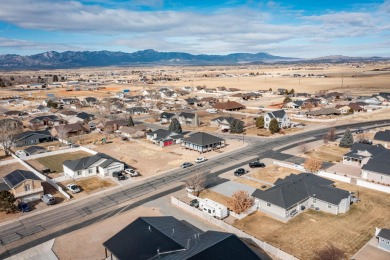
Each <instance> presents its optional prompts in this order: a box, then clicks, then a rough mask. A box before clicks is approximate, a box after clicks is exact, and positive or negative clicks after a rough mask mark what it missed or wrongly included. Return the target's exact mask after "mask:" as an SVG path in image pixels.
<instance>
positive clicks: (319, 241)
mask: <svg viewBox="0 0 390 260" xmlns="http://www.w3.org/2000/svg"><path fill="white" fill-rule="evenodd" d="M336 186H337V187H339V188H343V189H346V190H350V191H355V192H357V191H359V198H360V199H361V201H360V202H358V203H357V204H354V205H352V206H351V209H350V210H349V211H348V212H347V213H346V214H341V215H337V216H336V215H332V214H327V213H324V212H317V211H313V210H307V211H305V212H303V213H301V214H300V215H298V216H297V217H295V218H294V219H292V220H290V221H289V222H288V223H283V222H280V221H278V220H275V219H273V218H271V217H268V216H266V215H265V214H263V213H260V212H256V213H254V214H252V215H250V216H248V217H246V218H244V219H242V220H237V221H236V222H235V224H234V226H235V227H237V228H239V229H242V230H244V231H245V232H247V233H249V234H252V235H254V236H255V237H257V238H259V239H261V240H264V241H267V242H268V243H270V244H272V245H274V246H276V247H279V248H281V249H282V250H284V251H286V252H287V253H290V254H293V255H294V256H296V257H298V258H299V259H313V257H314V254H315V252H316V251H317V250H319V249H321V248H322V247H323V246H325V245H326V243H327V242H331V243H333V244H334V245H335V246H336V247H339V248H341V249H342V250H343V251H345V252H346V253H347V255H348V259H349V258H350V257H352V255H354V254H355V253H356V252H357V251H358V250H359V249H360V248H361V247H362V246H363V245H364V244H365V243H366V242H367V241H368V240H369V239H370V238H371V237H372V236H373V235H374V232H375V227H387V228H389V227H390V196H387V195H386V194H385V193H381V192H378V191H374V190H369V189H364V188H361V187H358V186H354V185H350V184H346V183H336Z"/></svg>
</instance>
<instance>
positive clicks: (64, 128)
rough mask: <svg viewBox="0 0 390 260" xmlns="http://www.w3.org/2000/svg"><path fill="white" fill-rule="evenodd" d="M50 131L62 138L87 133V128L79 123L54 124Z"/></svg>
mask: <svg viewBox="0 0 390 260" xmlns="http://www.w3.org/2000/svg"><path fill="white" fill-rule="evenodd" d="M51 133H52V135H53V136H55V137H59V138H61V137H62V138H64V137H72V136H78V135H84V134H88V133H89V129H88V128H87V127H84V126H83V125H82V124H80V123H74V124H67V125H56V126H54V127H53V129H52V130H51Z"/></svg>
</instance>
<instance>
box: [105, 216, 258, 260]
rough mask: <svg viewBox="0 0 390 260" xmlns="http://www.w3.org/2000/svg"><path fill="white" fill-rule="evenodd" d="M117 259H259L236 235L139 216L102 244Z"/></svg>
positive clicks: (171, 219) (174, 220)
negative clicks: (205, 230)
mask: <svg viewBox="0 0 390 260" xmlns="http://www.w3.org/2000/svg"><path fill="white" fill-rule="evenodd" d="M103 246H104V247H105V248H107V249H108V250H109V251H110V252H111V253H112V254H113V255H114V256H115V257H116V258H118V259H134V260H137V259H172V260H173V259H177V260H182V259H193V260H196V259H202V260H203V259H221V260H222V259H223V260H229V259H240V258H242V259H246V260H247V259H248V260H251V259H260V257H258V256H257V255H256V254H255V253H254V252H253V251H252V250H251V249H250V248H248V246H247V245H246V244H245V243H243V242H242V241H241V240H240V239H239V238H238V237H237V236H236V235H233V234H229V233H222V232H216V231H207V232H205V233H203V232H202V231H200V230H196V229H195V228H193V227H192V226H189V225H187V224H185V223H184V222H182V221H179V220H177V219H175V218H173V217H170V216H166V217H140V218H138V219H136V220H135V221H134V222H132V223H131V224H130V225H128V226H126V227H125V228H124V229H122V230H121V231H119V232H118V233H117V234H116V235H114V236H113V237H111V238H110V239H108V240H107V241H106V242H104V243H103Z"/></svg>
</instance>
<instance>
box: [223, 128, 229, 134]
mask: <svg viewBox="0 0 390 260" xmlns="http://www.w3.org/2000/svg"><path fill="white" fill-rule="evenodd" d="M221 131H222V133H227V132H229V129H226V128H225V129H222V130H221Z"/></svg>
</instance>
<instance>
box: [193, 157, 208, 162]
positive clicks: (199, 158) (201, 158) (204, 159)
mask: <svg viewBox="0 0 390 260" xmlns="http://www.w3.org/2000/svg"><path fill="white" fill-rule="evenodd" d="M205 161H207V159H206V158H205V157H198V158H196V160H195V162H196V163H201V162H205Z"/></svg>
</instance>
